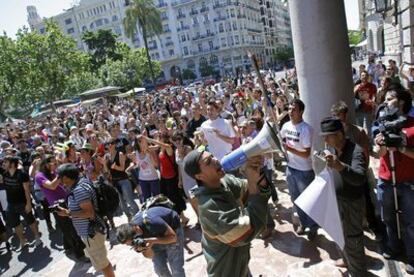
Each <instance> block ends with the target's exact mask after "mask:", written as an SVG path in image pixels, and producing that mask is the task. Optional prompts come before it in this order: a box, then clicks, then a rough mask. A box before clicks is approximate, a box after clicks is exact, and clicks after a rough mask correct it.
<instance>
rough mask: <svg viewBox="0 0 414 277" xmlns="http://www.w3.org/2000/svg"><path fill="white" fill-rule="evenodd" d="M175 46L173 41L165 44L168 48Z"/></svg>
mask: <svg viewBox="0 0 414 277" xmlns="http://www.w3.org/2000/svg"><path fill="white" fill-rule="evenodd" d="M173 45H174V42H172V41H167V42H166V43H165V46H166V47H168V46H173Z"/></svg>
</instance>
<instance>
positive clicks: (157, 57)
mask: <svg viewBox="0 0 414 277" xmlns="http://www.w3.org/2000/svg"><path fill="white" fill-rule="evenodd" d="M155 59H157V60H159V59H160V54H159V53H158V52H157V53H155Z"/></svg>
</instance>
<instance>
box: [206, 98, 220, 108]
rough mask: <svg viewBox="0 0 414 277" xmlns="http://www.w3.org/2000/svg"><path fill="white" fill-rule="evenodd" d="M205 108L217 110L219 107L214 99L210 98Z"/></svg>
mask: <svg viewBox="0 0 414 277" xmlns="http://www.w3.org/2000/svg"><path fill="white" fill-rule="evenodd" d="M207 106H213V107H214V108H215V109H217V110H218V109H219V106H218V105H217V103H216V100H215V99H214V98H210V99H209V100H208V102H207Z"/></svg>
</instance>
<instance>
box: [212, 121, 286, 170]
mask: <svg viewBox="0 0 414 277" xmlns="http://www.w3.org/2000/svg"><path fill="white" fill-rule="evenodd" d="M276 149H279V150H281V149H282V148H281V144H280V141H279V138H278V136H277V133H276V131H275V128H274V127H273V126H272V124H271V123H269V122H267V121H265V124H264V125H263V128H262V130H260V132H259V133H258V134H257V136H256V137H255V138H254V139H253V140H252V141H251V142H249V143H248V144H245V145H242V146H240V147H239V148H237V149H236V150H234V151H233V152H231V153H229V154H227V155H226V156H224V157H223V158H222V159H221V161H220V163H221V167H222V168H223V170H224V171H225V172H231V171H234V170H236V169H238V168H239V167H241V166H242V165H244V164H245V163H246V161H247V159H248V158H250V157H254V156H259V155H263V154H265V153H269V152H273V151H274V150H276Z"/></svg>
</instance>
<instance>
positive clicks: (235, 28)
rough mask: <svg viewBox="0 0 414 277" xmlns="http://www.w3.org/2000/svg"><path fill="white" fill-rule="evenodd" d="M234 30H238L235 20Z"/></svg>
mask: <svg viewBox="0 0 414 277" xmlns="http://www.w3.org/2000/svg"><path fill="white" fill-rule="evenodd" d="M233 30H234V31H236V30H237V23H236V22H233Z"/></svg>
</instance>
